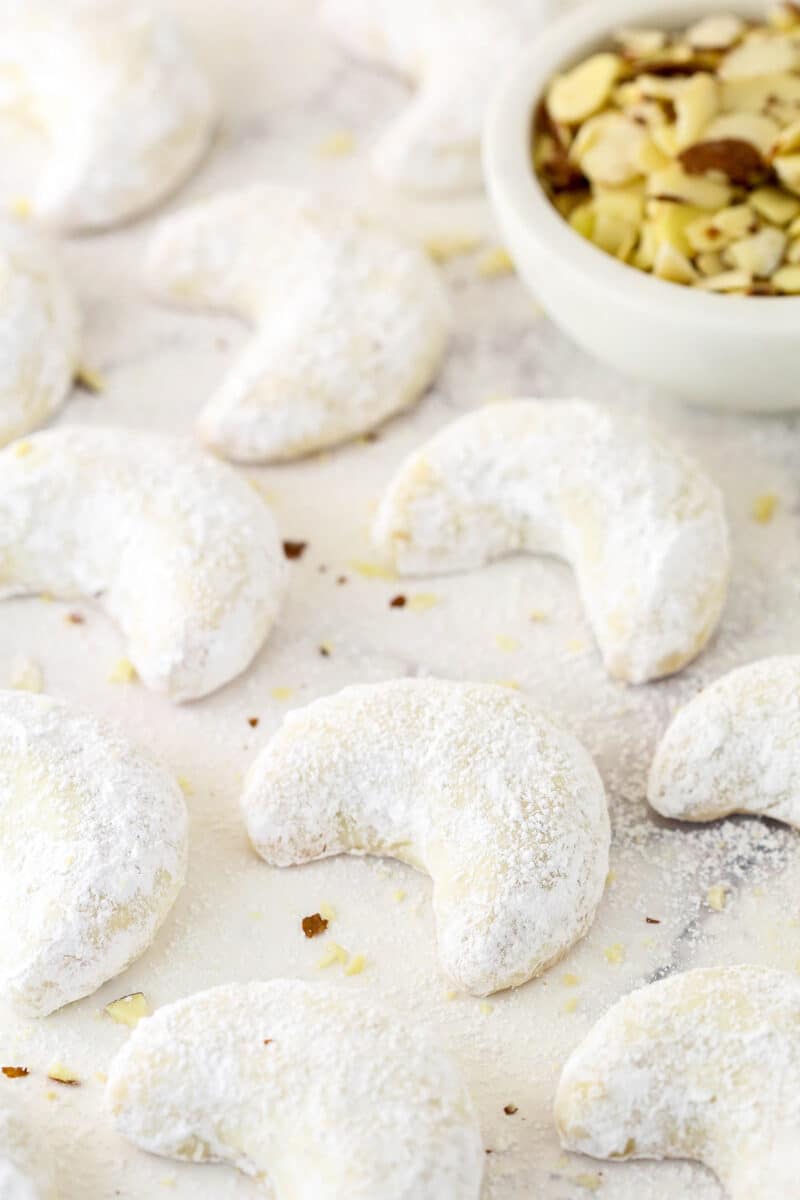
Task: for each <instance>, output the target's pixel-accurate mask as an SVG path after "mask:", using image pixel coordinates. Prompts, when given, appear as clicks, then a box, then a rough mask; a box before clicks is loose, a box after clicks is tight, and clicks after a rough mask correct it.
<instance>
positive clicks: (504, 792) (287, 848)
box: [242, 679, 610, 995]
mask: <svg viewBox="0 0 800 1200" xmlns="http://www.w3.org/2000/svg"><path fill="white" fill-rule="evenodd" d="M242 808H243V811H244V815H245V820H246V823H247V830H248V833H249V835H250V838H251V840H252V842H253V845H254V846H255V848H256V850H257V851H258V852H259V854H260V855H261V856H262V857H263V858H265V859H266V860H267V862H269V863H271V864H273V865H274V866H282V867H285V866H292V865H295V864H298V863H305V862H310V861H312V860H313V859H317V858H325V857H329V856H330V855H334V854H345V853H347V854H380V855H386V856H389V857H391V858H397V859H399V860H400V861H401V862H405V863H409V864H410V865H411V866H413V867H416V868H417V869H418V870H421V871H425V872H427V873H428V874H429V875H430V876H431V877H432V879H433V884H434V890H433V909H434V914H435V917H436V928H437V939H438V947H439V957H440V960H441V963H442V966H443V967H444V970H445V971H446V972H447V974H448V975H449V976H450V977H451V978H452V979H453V980H454V982H456V983H457V984H458V985H459V986H460V987H461V988H463V989H465V990H466V991H470V992H473V993H475V994H477V995H486V994H488V993H490V992H495V991H499V990H500V989H502V988H508V987H514V986H516V985H518V984H521V983H524V982H525V981H526V980H528V979H531V978H532V977H533V976H535V975H539V974H541V972H542V971H544V970H545V969H546V968H547V967H548V966H550V965H551V964H552V963H553V962H555V961H556V960H557V959H559V958H560V957H561V956H562V955H563V954H564V953H565V952H566V951H567V950H568V949H569V947H570V946H571V945H573V944H574V942H576V941H577V940H578V939H579V938H580V937H582V936H583V934H584V933H585V932H586V930H587V929H588V927H589V925H590V924H591V922H592V920H593V918H594V914H595V910H596V908H597V905H598V904H599V902H600V897H601V896H602V894H603V887H604V885H605V879H606V874H607V872H608V848H609V837H610V835H609V822H608V812H607V809H606V801H605V793H604V790H603V784H602V781H601V779H600V777H599V775H598V773H597V770H596V769H595V766H594V764H593V762H592V760H591V758H590V757H589V755H588V754H587V753H586V751H585V750H584V749H583V747H582V746H581V745H580V743H579V742H577V741H576V739H575V738H573V737H572V736H571V735H570V734H568V733H566V732H565V731H563V730H561V729H558V728H557V727H556V726H555V725H553V724H551V722H550V721H548V720H547V719H546V718H545V717H543V716H542V715H540V714H537V713H535V712H533V711H532V710H531V708H530V707H529V705H528V704H527V703H526V701H525V700H524V699H523V698H522V697H521V696H519V695H517V694H516V693H514V692H513V691H510V690H509V689H508V688H504V687H500V686H494V685H491V684H478V683H451V682H447V681H444V680H437V679H399V680H393V681H391V682H389V683H380V684H375V685H365V686H359V687H348V688H345V689H344V690H343V691H341V692H338V693H337V694H336V695H333V696H328V697H325V698H323V699H322V700H317V701H315V703H313V704H310V705H309V706H308V707H307V708H302V709H296V710H295V711H294V712H292V713H290V714H289V715H288V716H287V718H286V720H285V721H284V723H283V725H282V727H281V729H280V730H279V731H278V733H277V734H276V735H275V737H273V739H272V741H271V742H270V743H269V744H268V745H267V746H266V747H265V749H264V750H263V751H262V752H261V754H260V755H259V757H258V758H257V759H256V761H255V763H254V764H253V766H252V767H251V769H250V772H249V774H248V776H247V781H246V784H245V790H244V794H243V796H242Z"/></svg>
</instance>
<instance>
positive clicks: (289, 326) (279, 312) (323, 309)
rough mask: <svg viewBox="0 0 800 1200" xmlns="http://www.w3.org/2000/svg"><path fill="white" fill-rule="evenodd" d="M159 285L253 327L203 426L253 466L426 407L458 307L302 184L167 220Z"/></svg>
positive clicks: (416, 263)
mask: <svg viewBox="0 0 800 1200" xmlns="http://www.w3.org/2000/svg"><path fill="white" fill-rule="evenodd" d="M147 278H148V281H149V285H150V287H151V290H153V291H154V292H155V293H156V294H158V295H159V296H161V297H162V298H164V299H165V300H168V301H171V302H173V303H175V304H178V305H180V306H182V307H184V308H191V309H199V310H203V309H222V310H225V311H229V312H232V313H235V314H236V315H237V316H240V317H242V318H243V319H245V320H247V321H249V322H250V323H251V324H252V325H253V327H254V333H253V337H252V339H251V341H250V342H249V344H248V345H247V347H246V348H245V350H244V353H243V354H242V356H241V357H240V358H239V361H238V362H237V363H235V364H234V366H233V368H232V369H231V370H230V372H229V374H228V375H227V377H226V378H225V379H224V381H223V383H222V386H221V387H220V389H219V391H218V392H217V393H216V395H215V396H213V397H212V399H211V400H210V401H209V402H208V404H207V405H206V407H205V409H204V410H203V412H202V414H201V416H200V420H199V425H198V432H199V435H200V438H201V439H202V440H203V441H204V442H206V443H207V444H208V445H209V446H211V447H213V448H214V449H215V450H216V451H218V452H219V453H220V454H223V455H225V456H226V457H228V458H232V459H236V460H238V461H241V462H279V461H282V460H285V459H292V458H298V457H300V456H301V455H304V454H310V453H311V452H312V451H314V450H320V449H322V448H323V447H325V446H333V445H336V444H337V443H339V442H343V441H346V440H347V439H348V438H352V437H355V436H357V435H358V434H360V433H364V432H365V431H367V430H369V429H372V428H374V426H376V425H378V424H380V422H381V421H384V420H386V418H387V417H389V416H391V415H392V414H394V413H398V412H400V411H402V410H403V409H405V408H408V407H409V406H410V405H412V404H414V403H415V402H416V401H417V400H418V399H419V397H420V395H421V394H422V393H423V392H424V391H425V389H426V388H427V387H428V386H429V385H430V384H431V382H432V381H433V379H434V378H435V376H436V373H437V371H438V369H439V365H440V363H441V361H442V358H443V356H444V352H445V349H446V346H447V340H448V335H449V329H450V311H449V304H448V300H447V296H446V293H445V290H444V285H443V284H442V281H441V279H440V277H439V274H438V271H437V269H436V268H435V267H434V266H433V264H432V263H431V262H430V261H429V259H428V258H427V256H426V255H425V254H424V252H423V251H422V250H420V249H419V248H418V247H416V246H413V245H410V244H408V243H406V242H404V241H402V240H401V239H399V238H398V237H396V236H395V235H394V234H392V233H388V232H385V231H383V230H381V229H378V228H376V227H374V226H372V225H369V224H368V223H366V222H365V221H364V220H363V219H362V218H360V217H359V216H358V215H357V214H356V213H354V212H348V211H343V210H342V209H340V208H336V207H332V202H331V200H330V199H327V198H323V197H316V196H313V195H311V194H309V193H305V192H302V191H297V190H295V189H292V188H284V187H276V186H272V185H270V184H260V185H256V186H253V187H249V188H245V189H244V190H242V191H236V192H226V193H223V194H222V195H220V196H216V197H214V198H213V199H211V200H208V201H205V202H204V203H202V204H198V205H195V206H194V207H192V208H189V209H187V210H186V211H184V212H179V213H177V214H176V215H175V216H171V217H168V218H166V219H165V220H164V221H163V222H162V224H161V226H160V228H159V229H158V231H157V232H156V234H155V237H154V239H153V241H152V243H151V245H150V250H149V254H148V260H147Z"/></svg>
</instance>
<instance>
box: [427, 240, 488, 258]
mask: <svg viewBox="0 0 800 1200" xmlns="http://www.w3.org/2000/svg"><path fill="white" fill-rule="evenodd" d="M480 244H481V239H480V238H479V237H474V236H472V235H470V234H468V233H462V234H435V235H434V236H432V237H429V238H426V239H425V249H426V250H427V252H428V254H429V255H430V256H431V258H432V259H433V261H434V262H437V263H447V262H450V261H451V259H454V258H461V257H462V256H463V255H465V254H472V252H473V251H474V250H477V249H478V247H479V246H480Z"/></svg>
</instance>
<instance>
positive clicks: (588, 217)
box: [569, 203, 594, 241]
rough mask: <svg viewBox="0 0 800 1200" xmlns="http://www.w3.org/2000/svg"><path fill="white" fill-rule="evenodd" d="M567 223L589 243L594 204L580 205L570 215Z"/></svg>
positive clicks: (592, 228)
mask: <svg viewBox="0 0 800 1200" xmlns="http://www.w3.org/2000/svg"><path fill="white" fill-rule="evenodd" d="M569 223H570V225H571V226H572V228H573V229H574V230H575V231H576V233H579V234H580V235H581V237H585V238H588V239H589V240H590V241H591V237H592V233H593V232H594V204H592V203H587V204H581V205H579V206H578V207H577V208H576V209H573V211H572V212H571V213H570V216H569Z"/></svg>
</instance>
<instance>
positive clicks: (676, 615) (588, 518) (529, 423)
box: [373, 400, 729, 683]
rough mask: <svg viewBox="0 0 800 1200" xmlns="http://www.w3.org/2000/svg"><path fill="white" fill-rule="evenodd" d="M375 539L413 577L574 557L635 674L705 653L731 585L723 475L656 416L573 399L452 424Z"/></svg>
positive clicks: (581, 580) (627, 674)
mask: <svg viewBox="0 0 800 1200" xmlns="http://www.w3.org/2000/svg"><path fill="white" fill-rule="evenodd" d="M373 539H374V541H375V544H376V546H377V547H378V548H379V549H380V550H381V551H382V552H384V553H385V554H387V555H388V556H390V557H391V558H392V560H393V561H394V562H395V563H396V565H397V567H398V569H399V570H400V571H401V572H403V573H404V574H422V575H426V574H434V573H437V572H444V571H457V570H467V569H469V568H471V567H477V566H480V565H482V564H484V563H487V562H490V561H491V560H492V559H495V558H499V557H501V556H503V555H507V554H511V553H513V552H515V551H523V550H524V551H529V552H532V553H538V554H554V555H557V556H558V557H560V558H564V559H566V560H567V561H568V562H569V563H570V564H571V565H572V567H573V569H574V571H575V575H576V578H577V582H578V587H579V589H580V592H581V596H582V600H583V604H584V607H585V610H586V615H587V618H588V620H589V623H590V624H591V627H592V630H593V632H594V635H595V637H596V639H597V642H598V645H599V647H600V651H601V653H602V655H603V660H604V662H605V665H606V669H607V670H608V671H609V673H610V674H611V675H614V676H616V677H618V678H620V679H624V680H627V681H628V682H629V683H643V682H645V681H647V680H649V679H655V678H658V677H660V676H664V675H671V674H673V673H674V672H676V671H679V670H680V669H681V667H683V666H684V665H685V664H686V663H687V662H690V661H691V660H692V659H693V658H695V657H696V655H697V654H699V652H700V651H701V650H702V648H703V646H704V645H705V643H706V642H707V640H708V638H709V637H710V636H711V634H712V633H713V631H714V629H715V627H716V624H717V621H718V619H719V616H720V612H721V610H722V606H723V603H724V600H725V594H726V590H727V582H728V570H729V549H728V531H727V524H726V521H725V515H724V511H723V506H722V497H721V495H720V493H719V491H718V490H717V488H716V487H715V485H714V484H713V483H712V482H711V480H710V479H708V478H707V476H706V475H704V474H703V472H702V471H701V470H700V468H699V467H698V466H697V464H696V463H694V462H693V461H692V460H691V459H689V458H688V457H687V456H686V455H685V454H684V453H683V452H682V451H681V450H680V449H679V447H678V446H676V445H675V444H674V443H673V442H672V441H671V440H670V439H668V438H667V437H666V436H665V435H664V434H662V433H661V432H659V431H658V430H657V429H655V428H654V427H653V426H651V425H647V426H644V425H640V424H639V423H638V422H636V421H633V420H629V419H627V418H626V417H623V416H619V415H618V414H616V413H612V412H611V411H610V410H607V409H604V408H601V407H598V406H595V405H591V404H586V403H583V402H582V401H577V400H576V401H536V400H518V401H514V402H512V403H507V404H495V405H491V406H487V407H485V408H483V409H481V410H479V411H477V412H475V413H471V414H469V415H468V416H465V417H462V418H461V419H460V420H458V421H456V422H454V423H453V424H452V425H450V426H448V427H447V428H446V429H444V430H443V432H441V433H440V434H438V435H437V436H436V437H434V438H432V439H431V440H430V441H429V442H427V443H426V444H425V445H424V446H423V447H422V448H421V449H420V450H418V451H416V452H415V453H414V454H412V455H411V456H410V457H409V458H408V459H406V461H405V462H404V463H403V464H402V465H401V466H400V468H399V470H398V471H397V473H396V474H395V477H394V479H393V480H392V481H391V483H390V484H389V486H388V488H387V490H386V492H385V493H384V496H383V500H382V502H381V505H380V508H379V510H378V513H377V516H376V519H375V523H374V527H373Z"/></svg>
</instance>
